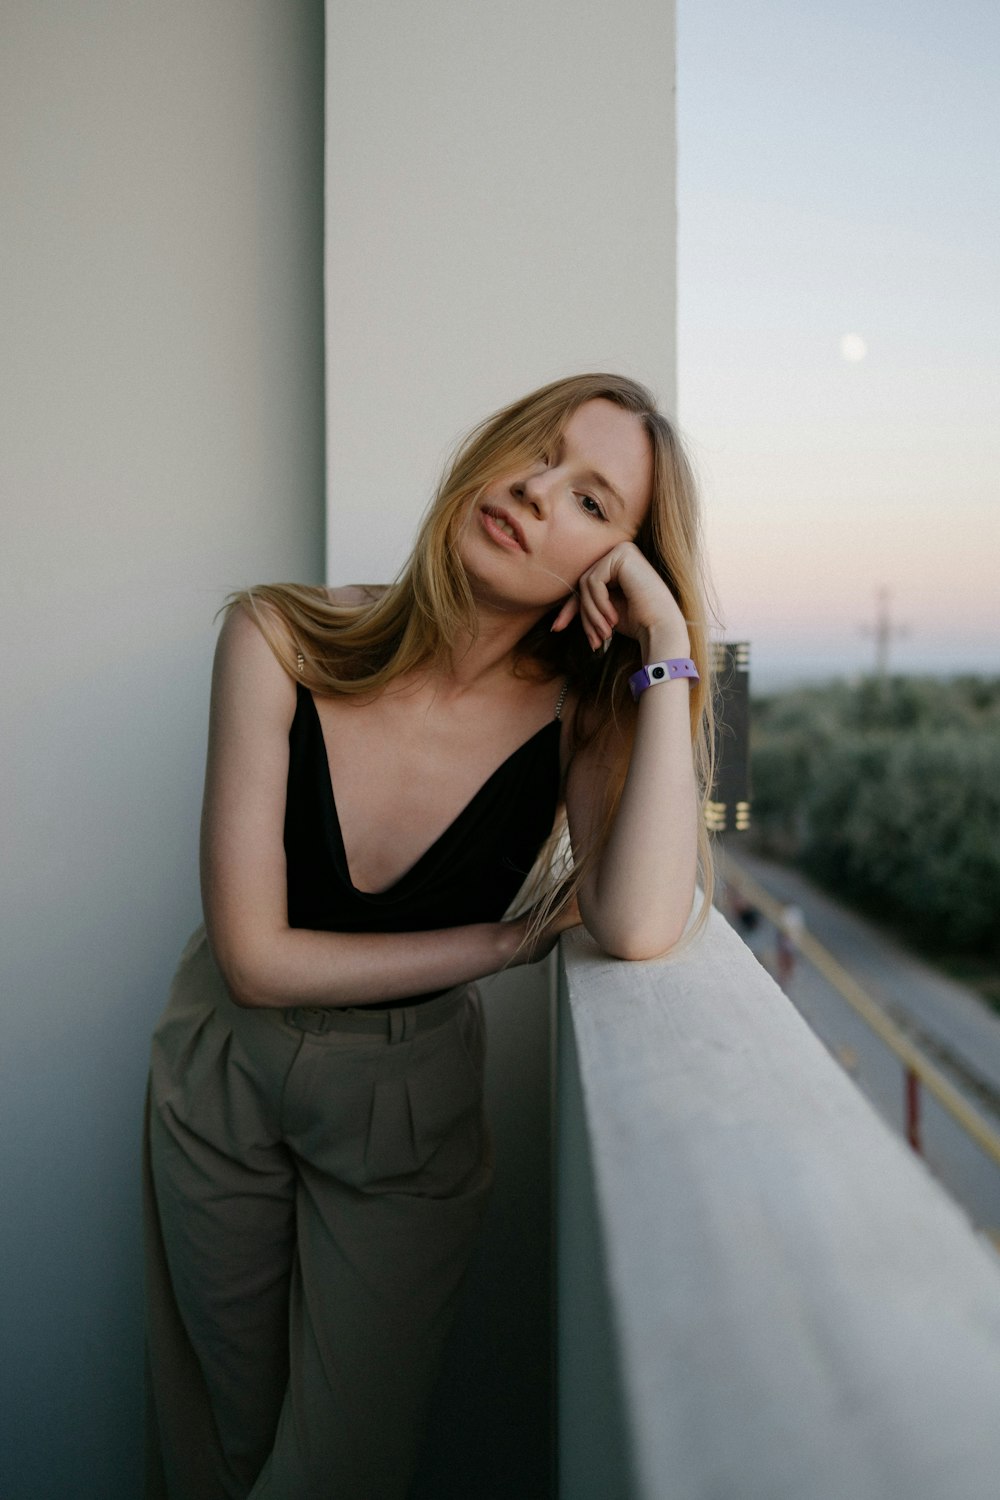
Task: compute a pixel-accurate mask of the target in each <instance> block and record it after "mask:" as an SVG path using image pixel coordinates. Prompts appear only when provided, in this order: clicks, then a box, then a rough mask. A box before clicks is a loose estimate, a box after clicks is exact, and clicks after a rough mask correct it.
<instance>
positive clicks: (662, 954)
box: [586, 922, 684, 964]
mask: <svg viewBox="0 0 1000 1500" xmlns="http://www.w3.org/2000/svg"><path fill="white" fill-rule="evenodd" d="M586 925H587V930H588V932H589V933H590V935H591V937H592V938H593V939H594V941H595V943H596V944H597V945H598V947H599V948H601V949H603V951H604V952H605V953H606V954H607V955H608V957H609V958H620V959H622V960H623V962H625V963H632V964H634V963H646V962H647V961H648V960H649V959H651V958H666V956H667V954H668V953H670V952H671V951H672V950H673V949H674V948H675V947H676V946H677V944H678V943H679V942H680V939H681V935H682V933H683V931H684V928H683V926H682V927H680V928H678V929H677V930H676V931H674V930H673V929H670V930H667V931H664V930H663V929H662V928H661V929H659V930H658V931H648V930H647V931H644V930H643V929H642V928H639V927H620V928H614V927H607V928H604V927H603V926H602V924H600V923H596V924H594V925H593V926H592V925H591V924H590V923H589V922H588V923H587V924H586Z"/></svg>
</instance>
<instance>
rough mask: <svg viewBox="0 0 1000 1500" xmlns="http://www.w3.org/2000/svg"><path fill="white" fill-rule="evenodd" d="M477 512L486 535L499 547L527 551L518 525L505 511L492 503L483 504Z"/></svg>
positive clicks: (514, 550)
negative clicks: (488, 504)
mask: <svg viewBox="0 0 1000 1500" xmlns="http://www.w3.org/2000/svg"><path fill="white" fill-rule="evenodd" d="M479 514H480V516H481V517H482V522H483V527H484V529H485V531H486V533H487V535H488V536H490V537H492V538H493V540H494V541H495V542H497V543H498V544H499V545H500V546H501V547H507V548H508V549H509V550H510V551H512V552H527V550H528V549H527V547H526V546H525V545H524V534H523V532H522V531H521V528H520V526H518V525H517V523H516V521H514V520H513V519H512V518H511V517H510V516H509V515H508V514H507V512H506V511H504V510H499V509H498V508H497V507H496V506H493V505H490V506H486V505H484V506H483V508H482V509H481V510H480V512H479Z"/></svg>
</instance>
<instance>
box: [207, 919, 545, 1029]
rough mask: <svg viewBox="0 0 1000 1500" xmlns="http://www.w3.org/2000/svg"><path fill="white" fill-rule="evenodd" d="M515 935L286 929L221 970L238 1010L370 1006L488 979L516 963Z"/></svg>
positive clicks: (503, 930) (502, 927) (516, 931)
mask: <svg viewBox="0 0 1000 1500" xmlns="http://www.w3.org/2000/svg"><path fill="white" fill-rule="evenodd" d="M521 935H522V934H521V931H520V926H519V924H518V923H516V922H480V923H474V924H472V925H470V926H467V927H449V928H444V929H441V930H438V931H434V932H375V933H366V932H318V931H315V930H313V929H311V928H299V927H286V928H282V929H281V931H280V932H278V933H277V934H274V935H273V936H272V935H269V936H268V938H267V940H266V941H261V940H258V941H256V942H246V943H244V944H243V945H242V947H241V949H240V951H239V953H238V954H233V955H230V956H229V957H228V959H227V960H225V961H221V960H220V968H221V969H222V972H223V976H224V978H225V980H226V983H227V986H228V988H229V990H230V993H231V994H232V996H233V999H234V1000H235V1001H236V1003H237V1004H238V1005H244V1006H250V1007H254V1008H256V1007H258V1006H277V1007H286V1006H293V1005H341V1006H343V1005H370V1004H372V1003H373V1002H375V1001H379V1000H400V1001H402V1000H406V999H408V998H409V997H410V996H411V995H422V994H426V993H427V992H428V991H429V990H445V989H450V988H451V986H452V985H455V984H461V983H464V982H465V981H466V980H473V979H481V978H483V976H484V975H486V974H492V973H494V972H495V971H496V970H497V969H499V968H502V967H503V965H504V964H505V963H507V962H508V961H509V960H510V959H511V958H512V957H513V956H514V953H515V950H516V948H517V944H518V940H519V938H520V936H521ZM216 956H217V957H218V956H219V955H216ZM522 961H523V959H522Z"/></svg>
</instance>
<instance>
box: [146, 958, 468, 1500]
mask: <svg viewBox="0 0 1000 1500" xmlns="http://www.w3.org/2000/svg"><path fill="white" fill-rule="evenodd" d="M450 1007H451V997H449V1001H448V1002H446V1007H445V1008H446V1009H447V1008H450ZM407 1015H408V1017H409V1018H410V1021H407V1020H405V1019H404V1020H402V1021H400V1023H399V1024H397V1020H398V1019H399V1018H397V1020H394V1021H393V1031H394V1033H396V1037H395V1039H393V1040H390V1039H389V1037H388V1036H376V1035H371V1034H368V1033H363V1032H352V1031H346V1030H337V1029H336V1028H335V1027H331V1029H328V1030H325V1031H322V1032H321V1033H319V1032H317V1033H313V1032H311V1031H309V1030H302V1029H300V1028H299V1027H297V1026H296V1025H294V1024H293V1023H292V1022H291V1021H290V1020H289V1019H288V1017H287V1016H286V1015H285V1014H284V1013H282V1012H279V1011H250V1010H246V1009H241V1008H239V1007H237V1006H235V1005H234V1004H233V1003H232V1001H231V999H230V998H229V996H228V994H227V992H226V990H225V986H224V984H223V982H222V980H221V977H220V976H219V974H218V970H217V969H216V967H215V965H214V963H213V961H212V958H211V953H210V951H209V949H208V945H207V941H206V940H205V937H204V931H203V929H199V932H197V933H195V935H194V936H193V938H192V940H191V942H190V943H189V944H188V947H187V948H186V949H185V953H184V955H183V957H182V960H181V964H180V967H179V969H178V972H177V975H176V976H175V980H174V984H173V986H172V990H171V997H170V1002H169V1004H168V1006H167V1009H166V1011H165V1012H164V1015H163V1017H162V1018H161V1021H160V1023H159V1025H158V1026H157V1029H156V1033H155V1035H154V1040H153V1048H152V1062H151V1072H150V1088H149V1094H148V1099H147V1113H146V1124H145V1132H144V1149H143V1171H144V1184H143V1187H144V1221H145V1243H146V1307H147V1349H148V1391H149V1414H150V1415H149V1421H148V1430H147V1480H146V1500H404V1497H405V1495H406V1491H407V1488H408V1486H409V1482H410V1479H411V1477H412V1473H413V1470H414V1468H415V1466H416V1460H417V1454H418V1450H419V1444H420V1439H421V1435H422V1430H423V1426H424V1423H425V1420H426V1416H427V1412H428V1409H429V1405H430V1401H431V1398H432V1395H433V1390H434V1384H435V1380H436V1377H437V1374H438V1370H439V1367H440V1362H441V1356H442V1353H443V1347H444V1343H445V1340H446V1338H447V1335H448V1332H449V1329H450V1326H451V1322H452V1319H453V1316H454V1312H455V1308H456V1306H457V1301H458V1295H459V1290H460V1287H461V1283H462V1279H463V1277H464V1274H465V1271H466V1268H467V1265H468V1262H469V1260H470V1258H471V1255H472V1252H473V1250H474V1248H475V1244H476V1242H477V1238H478V1234H479V1230H480V1227H481V1223H482V1218H483V1214H484V1211H485V1207H486V1200H487V1197H488V1193H489V1189H490V1185H491V1181H492V1153H491V1147H490V1139H489V1131H488V1127H487V1125H486V1121H485V1118H484V1115H483V1103H482V1085H483V1061H484V1054H483V1048H484V1036H483V1021H482V1007H481V1002H480V1000H479V997H478V993H477V992H476V990H475V987H474V986H465V987H463V988H462V990H461V992H459V991H457V990H456V991H455V992H454V1006H453V1008H450V1014H448V1015H447V1017H446V1019H444V1020H442V1021H441V1022H440V1024H434V1025H433V1026H430V1027H428V1028H426V1029H419V1030H413V1027H412V1025H411V1024H410V1022H411V1021H412V1017H413V1010H412V1008H411V1009H410V1010H409V1011H408V1012H407Z"/></svg>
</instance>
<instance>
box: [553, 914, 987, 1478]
mask: <svg viewBox="0 0 1000 1500" xmlns="http://www.w3.org/2000/svg"><path fill="white" fill-rule="evenodd" d="M559 1030H560V1043H559V1083H558V1088H559V1145H558V1161H559V1185H558V1245H559V1248H558V1259H559V1292H558V1322H559V1356H560V1377H559V1380H560V1397H559V1429H560V1430H559V1449H560V1475H561V1480H560V1494H561V1495H563V1496H565V1497H566V1500H587V1497H588V1496H589V1495H591V1494H593V1495H594V1496H595V1497H596V1496H597V1495H600V1496H601V1500H614V1497H616V1496H621V1497H625V1496H628V1497H633V1496H635V1497H641V1500H695V1497H698V1500H785V1497H787V1500H844V1497H846V1496H850V1497H851V1500H868V1497H873V1500H874V1497H879V1500H883V1497H884V1500H895V1497H899V1500H903V1497H904V1496H905V1497H906V1500H915V1497H927V1500H930V1497H935V1500H938V1497H943V1496H947V1497H948V1500H982V1497H983V1496H985V1495H988V1494H994V1493H996V1488H997V1483H998V1480H997V1475H998V1474H1000V1426H998V1424H997V1421H996V1413H997V1411H998V1410H1000V1260H998V1258H997V1256H996V1253H995V1251H994V1250H993V1248H992V1246H991V1245H990V1244H989V1243H988V1242H987V1241H986V1240H985V1238H984V1237H980V1236H977V1235H976V1234H975V1233H974V1231H973V1230H972V1227H971V1225H970V1224H969V1221H968V1219H967V1218H966V1217H965V1215H964V1213H963V1212H962V1210H961V1209H959V1208H958V1207H957V1205H956V1204H955V1203H954V1202H953V1201H952V1200H951V1199H950V1198H949V1197H948V1196H947V1195H946V1194H945V1192H944V1190H943V1189H942V1188H941V1187H940V1186H939V1184H938V1183H937V1182H936V1181H935V1180H934V1178H933V1177H932V1176H931V1175H930V1173H929V1171H928V1169H927V1168H926V1166H925V1165H924V1164H923V1163H922V1162H921V1161H920V1160H919V1159H918V1158H917V1157H915V1156H914V1155H913V1153H912V1152H911V1151H910V1150H909V1148H908V1147H907V1146H906V1145H905V1143H904V1142H903V1141H902V1140H900V1139H899V1138H898V1137H897V1136H895V1135H894V1134H893V1133H892V1132H891V1131H890V1130H889V1128H888V1127H887V1126H886V1125H885V1124H884V1122H883V1121H882V1120H881V1118H880V1117H879V1116H878V1115H877V1114H876V1112H875V1110H874V1109H873V1107H872V1106H871V1105H870V1104H869V1103H868V1102H867V1101H866V1100H865V1099H864V1097H863V1096H862V1095H861V1094H860V1093H859V1092H858V1090H857V1089H856V1087H855V1086H854V1084H853V1083H852V1082H851V1081H850V1079H849V1078H847V1077H846V1075H845V1074H844V1073H843V1072H842V1070H841V1069H840V1068H839V1066H838V1065H837V1064H836V1063H835V1062H834V1060H833V1059H832V1058H831V1057H830V1056H829V1054H828V1053H827V1051H826V1049H825V1048H824V1047H823V1045H822V1044H821V1043H820V1042H819V1041H818V1040H817V1039H816V1037H815V1036H814V1035H813V1033H812V1032H811V1031H810V1030H809V1028H808V1027H807V1026H806V1024H805V1022H804V1021H803V1020H802V1019H801V1018H800V1017H799V1015H798V1014H797V1012H796V1011H795V1010H794V1008H793V1007H792V1005H791V1004H790V1002H789V1001H788V1000H787V999H786V997H785V996H784V995H783V993H782V992H781V990H779V988H778V987H777V985H776V984H775V983H774V982H773V980H772V979H771V978H770V977H769V975H768V974H767V973H766V972H765V971H764V969H763V968H761V966H760V965H759V964H758V963H757V961H756V959H755V958H754V957H753V955H752V954H751V953H750V952H749V950H748V949H747V948H746V946H745V945H744V944H743V943H742V942H741V940H740V939H739V937H738V936H737V934H736V933H735V932H733V931H732V929H730V928H729V926H728V925H727V924H726V923H725V921H724V920H723V918H722V917H721V916H720V915H719V914H718V913H716V912H713V913H712V914H711V918H710V921H709V924H708V927H707V928H706V930H705V931H704V932H703V934H702V935H701V936H700V937H699V938H698V939H696V940H695V942H694V943H693V944H692V945H691V946H690V948H689V949H688V950H687V951H682V952H681V953H678V954H675V955H670V956H668V957H667V958H664V959H658V960H654V961H651V962H648V963H623V962H620V961H617V960H614V959H610V958H608V957H607V956H606V955H604V954H602V953H601V952H600V951H599V950H598V949H597V947H596V945H595V944H594V943H593V942H592V941H591V940H590V939H589V938H588V937H587V936H586V934H584V933H582V932H580V931H578V932H575V933H571V934H569V935H567V937H566V938H564V940H563V944H562V955H561V958H560V1000H559ZM581 1162H583V1163H584V1166H583V1167H582V1168H581ZM585 1179H586V1180H585ZM591 1233H593V1235H594V1240H595V1244H594V1253H593V1254H592V1255H591V1254H589V1252H588V1251H587V1249H586V1246H585V1242H586V1240H587V1237H588V1235H590V1234H591ZM581 1246H583V1248H581ZM598 1261H599V1262H600V1265H599V1267H598V1271H599V1275H598V1276H597V1278H596V1280H597V1281H598V1282H599V1283H600V1287H599V1291H598V1295H597V1297H596V1300H595V1293H594V1287H595V1276H594V1274H593V1273H594V1267H595V1265H597V1262H598ZM588 1266H589V1270H588V1269H587V1267H588ZM602 1298H604V1299H606V1304H605V1305H604V1306H601V1305H600V1303H601V1300H602ZM595 1327H597V1333H596V1334H595V1332H594V1329H595ZM602 1328H603V1329H604V1332H603V1333H602V1332H601V1329H602ZM602 1349H603V1350H605V1351H606V1356H607V1359H606V1361H605V1360H602V1359H600V1358H598V1357H595V1350H596V1351H600V1350H602ZM607 1362H610V1364H611V1366H613V1368H606V1367H605V1368H598V1366H600V1365H602V1364H605V1365H606V1364H607ZM588 1366H589V1368H588ZM602 1423H603V1430H602Z"/></svg>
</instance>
